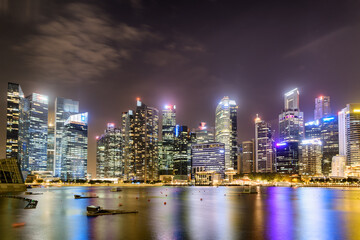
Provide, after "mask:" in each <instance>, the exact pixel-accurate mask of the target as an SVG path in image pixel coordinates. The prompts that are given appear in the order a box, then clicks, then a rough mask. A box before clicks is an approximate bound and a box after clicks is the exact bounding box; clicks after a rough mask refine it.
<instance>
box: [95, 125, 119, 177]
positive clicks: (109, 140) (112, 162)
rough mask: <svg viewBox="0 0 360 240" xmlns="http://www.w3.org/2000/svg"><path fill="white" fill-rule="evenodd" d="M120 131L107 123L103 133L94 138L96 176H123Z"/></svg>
mask: <svg viewBox="0 0 360 240" xmlns="http://www.w3.org/2000/svg"><path fill="white" fill-rule="evenodd" d="M121 140H122V138H121V131H120V129H119V128H115V124H114V123H108V124H107V129H106V130H105V132H104V134H103V135H101V136H100V137H97V140H96V175H97V177H98V178H123V174H124V166H123V161H122V151H121V150H122V149H121V143H122V141H121Z"/></svg>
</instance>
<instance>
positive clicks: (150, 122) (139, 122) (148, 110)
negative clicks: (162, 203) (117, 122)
mask: <svg viewBox="0 0 360 240" xmlns="http://www.w3.org/2000/svg"><path fill="white" fill-rule="evenodd" d="M133 126H134V156H135V158H134V159H135V177H136V180H140V181H144V182H146V181H156V180H158V176H159V175H158V167H159V163H158V160H159V159H158V158H159V152H158V139H159V110H157V109H156V108H153V107H148V106H146V105H145V104H144V103H142V102H141V101H140V99H139V98H138V99H137V103H136V111H135V115H134V125H133Z"/></svg>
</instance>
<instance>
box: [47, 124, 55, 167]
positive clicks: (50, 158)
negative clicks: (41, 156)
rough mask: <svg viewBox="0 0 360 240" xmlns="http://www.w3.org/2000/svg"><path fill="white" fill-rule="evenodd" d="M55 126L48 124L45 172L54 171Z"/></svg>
mask: <svg viewBox="0 0 360 240" xmlns="http://www.w3.org/2000/svg"><path fill="white" fill-rule="evenodd" d="M54 154H55V126H54V125H53V124H49V126H48V139H47V171H52V172H53V171H54V157H55V155H54Z"/></svg>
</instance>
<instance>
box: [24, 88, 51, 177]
mask: <svg viewBox="0 0 360 240" xmlns="http://www.w3.org/2000/svg"><path fill="white" fill-rule="evenodd" d="M26 100H27V101H28V103H29V115H28V133H27V136H28V137H27V154H28V168H27V170H28V171H29V172H30V171H46V170H47V135H48V97H47V96H45V95H41V94H38V93H33V94H31V95H30V96H28V97H26Z"/></svg>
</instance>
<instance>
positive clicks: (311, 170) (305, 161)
mask: <svg viewBox="0 0 360 240" xmlns="http://www.w3.org/2000/svg"><path fill="white" fill-rule="evenodd" d="M299 150H300V151H299V174H300V175H305V176H322V166H321V162H322V144H321V141H320V140H318V139H305V140H302V141H301V143H300V146H299Z"/></svg>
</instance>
